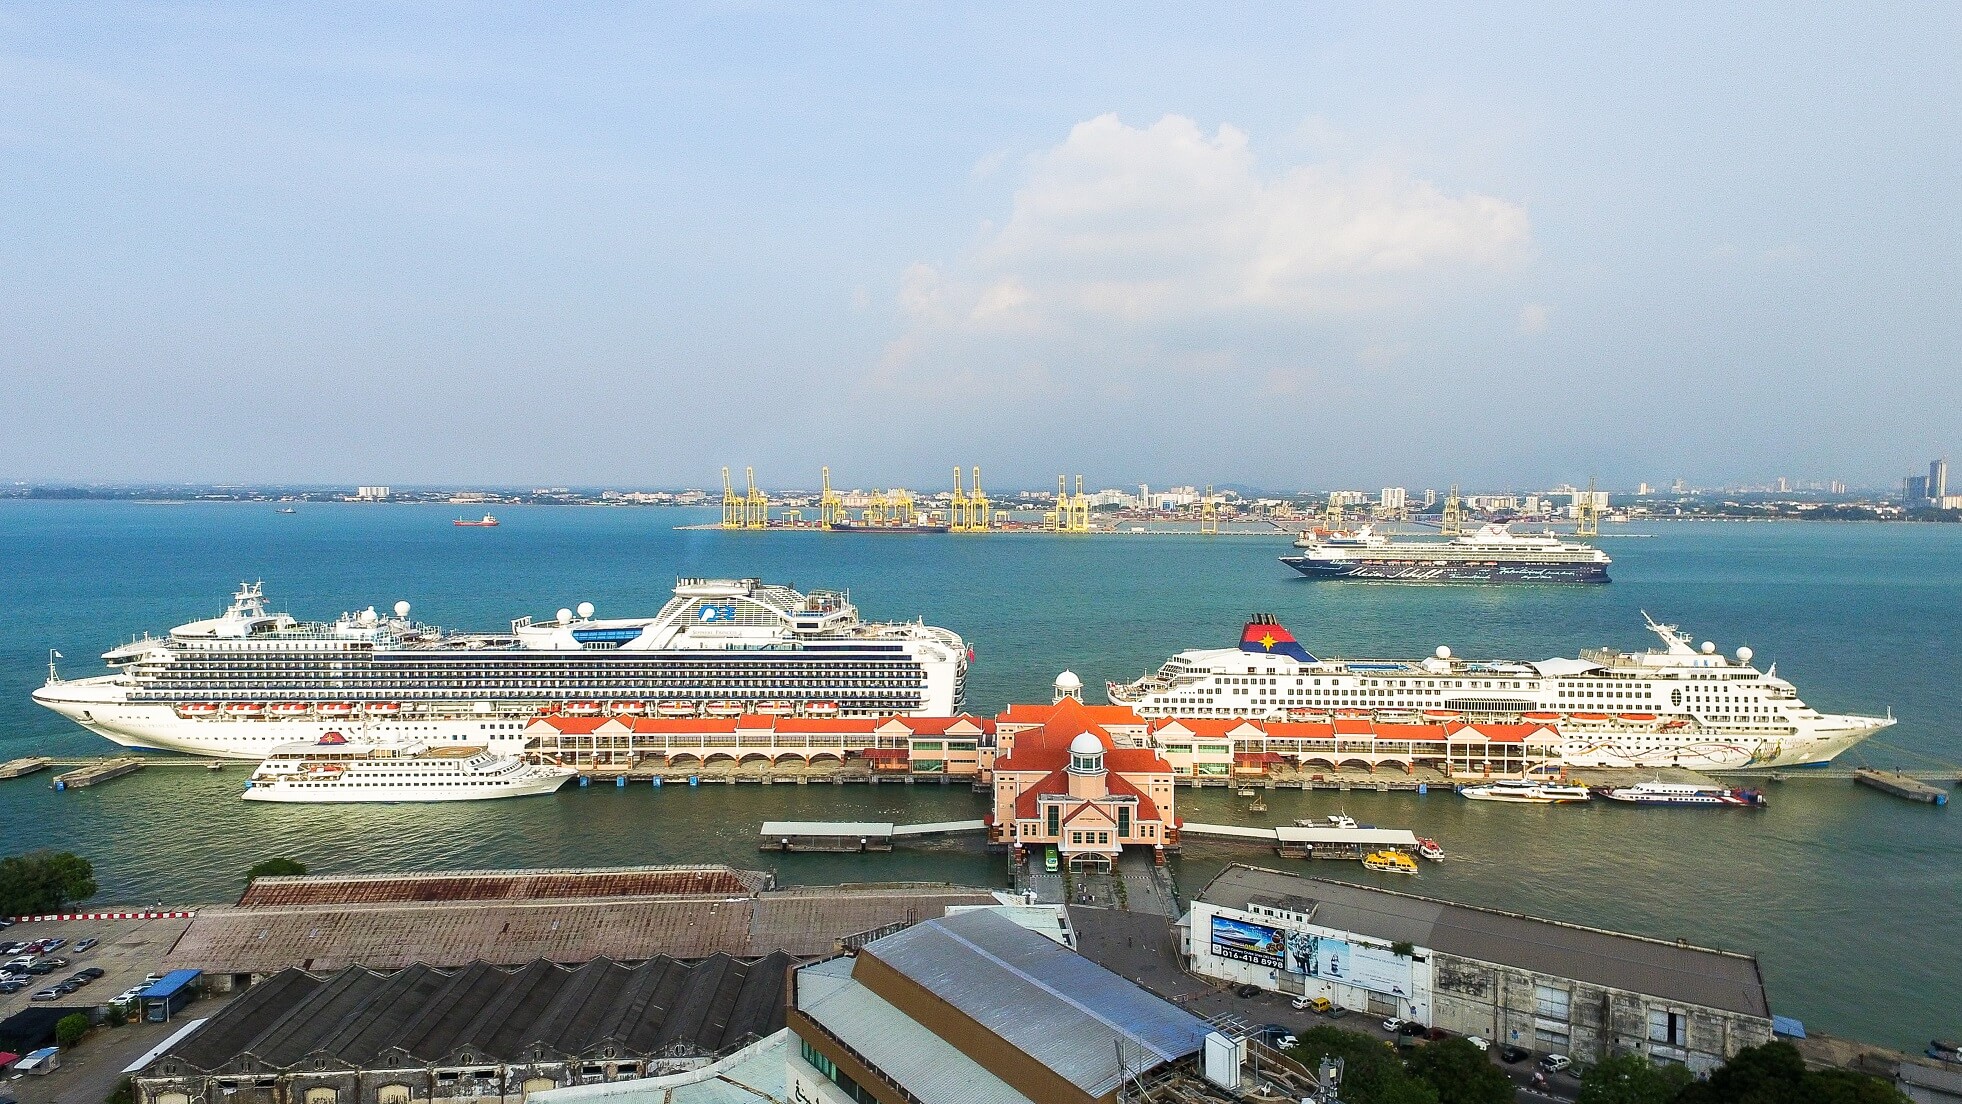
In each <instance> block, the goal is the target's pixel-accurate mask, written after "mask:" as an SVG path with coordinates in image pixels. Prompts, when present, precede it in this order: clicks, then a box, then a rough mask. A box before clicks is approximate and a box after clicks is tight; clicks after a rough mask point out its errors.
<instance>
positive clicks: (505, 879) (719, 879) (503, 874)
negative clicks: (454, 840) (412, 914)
mask: <svg viewBox="0 0 1962 1104" xmlns="http://www.w3.org/2000/svg"><path fill="white" fill-rule="evenodd" d="M770 882H771V876H770V875H769V874H767V873H765V872H763V871H758V870H736V869H734V868H732V867H727V866H630V867H618V868H612V869H601V870H518V871H511V870H461V871H447V872H440V873H430V874H348V875H337V874H330V875H308V876H304V877H297V878H257V879H254V880H253V882H252V884H250V885H248V886H247V887H246V888H245V893H244V894H243V895H242V896H240V897H239V900H238V903H239V906H240V907H242V908H261V907H277V906H287V905H344V904H383V903H391V902H410V901H536V900H559V899H564V898H569V897H647V896H655V895H662V894H673V895H682V896H690V895H693V896H700V895H704V894H751V893H755V892H757V891H758V890H761V889H766V888H768V887H769V885H770Z"/></svg>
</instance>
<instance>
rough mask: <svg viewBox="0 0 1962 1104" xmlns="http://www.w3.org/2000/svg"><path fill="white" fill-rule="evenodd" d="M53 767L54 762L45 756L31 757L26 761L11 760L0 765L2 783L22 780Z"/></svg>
mask: <svg viewBox="0 0 1962 1104" xmlns="http://www.w3.org/2000/svg"><path fill="white" fill-rule="evenodd" d="M53 765H54V760H52V759H50V758H48V757H47V756H45V755H30V756H28V757H27V758H25V759H10V760H8V761H7V762H5V763H0V781H5V780H6V779H9V778H21V777H24V776H26V775H30V774H33V773H34V772H35V771H43V770H47V769H48V768H49V767H51V766H53Z"/></svg>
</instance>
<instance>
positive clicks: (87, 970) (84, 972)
mask: <svg viewBox="0 0 1962 1104" xmlns="http://www.w3.org/2000/svg"><path fill="white" fill-rule="evenodd" d="M108 972H109V971H107V970H104V969H103V968H102V967H100V966H84V967H82V968H81V969H79V970H77V971H75V976H76V977H85V978H88V979H89V980H90V981H94V980H97V979H98V978H100V977H102V975H104V974H106V973H108Z"/></svg>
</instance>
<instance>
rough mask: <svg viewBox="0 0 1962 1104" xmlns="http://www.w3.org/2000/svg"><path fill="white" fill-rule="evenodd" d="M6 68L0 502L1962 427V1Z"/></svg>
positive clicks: (326, 25)
mask: <svg viewBox="0 0 1962 1104" xmlns="http://www.w3.org/2000/svg"><path fill="white" fill-rule="evenodd" d="M0 27H4V28H5V29H6V31H7V34H5V35H4V36H0V74H3V75H4V76H5V78H6V79H4V80H0V108H4V109H5V113H6V117H7V118H8V119H9V120H10V122H9V124H8V126H7V128H6V129H5V131H4V132H0V143H4V144H5V147H6V149H7V150H8V152H9V154H10V157H9V161H10V164H12V165H14V166H15V169H14V171H12V172H10V173H8V174H6V175H4V176H0V199H4V202H0V243H4V244H0V258H4V260H5V261H6V264H5V265H4V266H0V270H3V271H4V274H0V377H4V378H5V379H6V380H7V383H8V389H7V393H8V398H9V402H10V407H11V409H12V410H13V411H14V413H15V419H14V423H13V426H12V428H11V431H10V433H9V435H8V436H7V437H6V438H5V439H4V440H0V471H4V472H10V473H15V474H14V475H13V476H12V477H13V478H19V479H26V480H32V481H35V482H90V481H104V480H117V479H129V478H135V479H138V480H156V481H169V482H192V483H215V482H228V483H242V482H252V481H262V482H283V483H296V482H306V483H323V482H327V483H331V482H348V483H358V482H361V481H363V480H373V479H382V478H389V479H396V480H400V481H402V482H404V483H405V484H406V483H409V482H415V483H420V484H428V485H435V484H443V485H455V486H462V485H471V484H477V485H499V486H519V485H538V486H542V485H574V484H576V485H582V486H584V485H604V484H613V483H617V484H620V485H628V484H638V485H643V486H653V485H665V484H673V483H675V482H676V481H677V477H678V476H679V475H687V476H689V477H691V478H690V479H689V480H684V481H683V482H693V481H696V480H704V479H712V478H713V477H714V473H715V472H716V471H717V470H718V469H719V467H720V466H721V465H722V464H725V463H728V464H732V465H734V464H737V463H741V464H753V465H754V466H756V467H757V468H758V469H759V471H777V472H791V471H797V472H800V473H801V472H802V471H803V470H805V469H806V468H810V469H815V467H816V463H814V462H813V461H816V462H823V463H829V464H830V465H831V466H832V468H833V470H834V472H842V471H846V470H855V471H861V472H875V473H885V474H881V475H880V478H898V479H902V480H910V481H912V482H914V483H927V482H928V481H929V480H930V479H932V478H934V475H933V473H934V472H935V471H936V469H938V468H939V467H940V466H941V458H942V457H945V458H946V462H947V463H948V464H951V463H952V462H953V460H954V459H958V460H959V461H960V462H961V463H962V464H963V465H974V464H979V465H981V466H982V467H983V468H984V469H985V470H987V471H988V472H989V473H991V474H990V478H991V479H992V480H999V481H1000V482H1001V484H1002V485H1004V486H1006V485H1010V484H1021V485H1025V486H1040V485H1041V484H1042V483H1043V481H1044V479H1045V471H1046V470H1047V469H1050V468H1061V469H1064V470H1067V471H1070V472H1072V473H1074V472H1076V471H1084V472H1092V471H1120V472H1136V473H1138V475H1139V477H1140V478H1145V479H1149V477H1150V476H1151V475H1153V474H1157V473H1171V474H1170V475H1169V476H1168V478H1170V479H1173V480H1176V481H1179V482H1185V481H1189V480H1190V479H1192V478H1193V476H1191V475H1180V474H1178V473H1191V472H1205V473H1211V474H1210V478H1213V479H1215V480H1216V481H1219V480H1223V481H1231V482H1233V483H1236V484H1241V485H1247V486H1259V487H1277V486H1289V485H1293V484H1296V483H1297V482H1299V480H1300V478H1301V476H1300V475H1299V474H1298V473H1304V472H1313V473H1320V474H1319V475H1318V476H1317V478H1319V479H1320V480H1321V481H1324V482H1328V483H1330V484H1331V485H1344V484H1346V485H1350V486H1369V485H1372V484H1379V483H1382V482H1384V480H1383V479H1382V477H1381V476H1380V474H1375V473H1381V472H1383V471H1400V472H1406V473H1409V474H1406V475H1402V476H1399V477H1397V480H1396V481H1398V482H1403V483H1406V484H1409V483H1413V482H1423V481H1429V482H1432V483H1436V484H1438V485H1444V484H1446V483H1448V482H1449V481H1451V480H1453V479H1456V480H1457V481H1459V482H1461V483H1467V484H1469V483H1477V484H1479V485H1481V486H1492V487H1504V486H1513V487H1532V486H1548V485H1552V484H1555V483H1560V482H1573V483H1579V482H1581V481H1583V480H1584V479H1585V478H1586V477H1587V476H1589V475H1592V476H1594V477H1596V478H1597V479H1598V480H1600V482H1601V483H1602V485H1604V486H1627V487H1632V486H1634V485H1635V484H1636V483H1637V482H1638V481H1642V480H1650V481H1656V480H1663V481H1669V480H1673V479H1675V478H1676V477H1678V476H1681V477H1682V478H1684V479H1687V480H1688V481H1689V482H1690V483H1692V484H1699V485H1705V486H1718V485H1723V484H1725V483H1735V482H1737V481H1739V480H1740V479H1744V480H1749V479H1753V478H1756V479H1764V480H1774V481H1775V480H1776V479H1777V478H1778V474H1779V473H1783V474H1784V475H1785V476H1786V477H1787V478H1789V479H1792V480H1794V481H1805V480H1820V481H1830V480H1844V481H1846V482H1847V483H1849V484H1852V485H1856V486H1865V487H1876V488H1877V487H1886V486H1890V485H1897V484H1898V483H1899V481H1900V480H1901V479H1902V478H1903V475H1904V474H1905V473H1906V471H1908V470H1911V468H1904V467H1903V465H1902V464H1901V463H1900V461H1899V459H1898V457H1899V456H1901V455H1903V454H1914V453H1923V454H1926V455H1931V456H1933V455H1941V454H1943V453H1945V452H1947V451H1949V450H1948V448H1947V445H1946V444H1945V442H1949V441H1953V440H1956V439H1957V438H1958V437H1962V393H1959V392H1958V390H1957V389H1956V388H1955V387H1954V386H1953V385H1952V384H1951V383H1949V382H1948V377H1949V375H1950V368H1949V366H1950V365H1952V364H1954V363H1956V362H1958V361H1962V327H1959V326H1958V325H1957V323H1956V321H1955V318H1954V312H1953V309H1952V304H1953V303H1955V302H1958V301H1962V273H1958V272H1957V271H1956V270H1955V266H1953V265H1952V264H1951V263H1950V261H1949V258H1951V257H1953V256H1954V255H1955V254H1956V253H1957V252H1962V213H1958V211H1957V210H1956V208H1955V207H1954V205H1952V204H1950V203H1948V202H1946V199H1945V197H1946V194H1947V190H1948V189H1947V184H1948V182H1950V181H1952V180H1954V179H1956V178H1957V177H1958V176H1959V175H1962V147H1958V146H1957V145H1956V143H1954V142H1953V141H1951V140H1950V131H1951V129H1952V128H1951V125H1950V120H1951V119H1952V117H1953V114H1954V112H1955V110H1956V108H1957V107H1958V106H1962V76H1958V73H1957V71H1956V69H1955V67H1954V66H1953V65H1952V58H1953V50H1952V48H1951V47H1952V45H1953V44H1954V43H1955V42H1957V41H1962V10H1951V9H1940V8H1937V9H1916V10H1912V11H1910V10H1908V9H1881V10H1878V11H1863V12H1851V11H1835V10H1815V11H1806V12H1798V13H1792V12H1783V11H1780V12H1753V11H1710V10H1708V9H1706V8H1704V7H1699V6H1693V5H1687V4H1677V5H1672V6H1665V7H1662V8H1652V9H1644V10H1641V11H1627V12H1622V11H1601V10H1579V9H1572V10H1568V9H1562V10H1553V11H1546V10H1542V9H1539V8H1532V7H1527V6H1525V5H1520V4H1502V5H1500V6H1497V7H1476V8H1474V7H1461V8H1447V9H1440V10H1438V11H1436V12H1431V13H1427V14H1426V16H1425V17H1424V18H1422V19H1421V20H1418V19H1407V18H1404V17H1403V13H1400V12H1397V11H1395V10H1393V9H1380V8H1370V7H1363V6H1346V5H1344V6H1334V7H1328V8H1323V9H1318V10H1316V11H1314V12H1310V13H1302V12H1300V11H1299V10H1297V9H1294V8H1290V7H1283V6H1274V7H1266V8H1252V9H1246V10H1244V11H1243V12H1241V13H1240V17H1239V18H1238V19H1237V20H1236V21H1233V22H1230V23H1222V22H1220V21H1217V20H1204V19H1198V18H1195V17H1193V16H1192V15H1191V14H1190V13H1188V12H1184V11H1182V10H1180V9H1176V8H1169V7H1168V8H1163V9H1157V10H1139V9H1136V8H1131V7H1126V8H1118V7H1114V6H1111V7H1098V6H1092V7H1086V8H1079V9H1071V10H1067V11H1056V10H1050V9H1045V8H1039V7H1025V8H1010V9H1004V10H1000V11H996V12H991V13H988V14H986V15H979V14H967V13H963V12H958V11H954V10H950V9H940V8H932V7H927V8H914V9H876V10H868V11H863V12H858V11H852V12H813V11H808V10H804V9H799V8H796V7H793V6H787V5H770V4H763V5H755V6H747V7H741V8H734V9H731V8H682V9H667V10H661V11H652V10H647V11H627V12H615V13H598V12H583V13H556V14H546V13H543V12H535V11H529V10H524V11H513V12H505V13H474V14H473V15H472V16H471V17H470V18H467V19H457V18H454V17H453V15H452V14H446V13H444V12H441V11H435V10H423V11H414V12H406V13H393V14H386V13H380V12H369V13H332V14H330V13H324V12H321V11H316V10H313V9H309V8H306V7H304V6H299V5H287V6H279V5H275V6H271V7H258V8H252V9H243V8H224V7H219V8H199V9H173V8H161V9H159V8H153V7H144V6H138V5H120V4H112V5H109V6H106V7H105V6H90V5H77V4H66V3H55V4H50V5H45V6H40V7H36V8H33V9H17V10H15V11H12V12H10V13H8V14H7V15H5V16H4V17H0ZM1602 44H1612V47H1613V48H1602ZM1029 457H1042V458H1044V459H1042V460H1040V461H1035V462H1032V461H1030V460H1029V459H1028V458H1029ZM738 470H740V468H738ZM698 472H699V473H702V474H700V475H696V474H695V473H698ZM1742 472H1768V473H1772V474H1769V475H1766V476H1760V477H1750V476H1740V475H1739V474H1738V473H1742ZM812 474H813V477H814V475H815V472H814V470H813V473H812ZM803 478H804V477H803V476H801V475H800V476H799V478H798V481H802V479H803ZM941 478H944V477H941ZM863 479H864V477H861V480H860V481H863ZM929 485H930V484H929Z"/></svg>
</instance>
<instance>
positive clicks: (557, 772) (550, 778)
mask: <svg viewBox="0 0 1962 1104" xmlns="http://www.w3.org/2000/svg"><path fill="white" fill-rule="evenodd" d="M577 773H578V772H577V771H575V770H573V769H572V768H570V767H561V766H556V765H550V764H543V763H527V762H525V761H524V760H522V759H519V758H518V757H516V756H513V755H494V754H492V753H490V752H488V751H486V750H484V749H483V748H481V747H470V746H462V747H459V746H456V745H453V744H440V745H435V746H432V745H430V744H428V743H424V742H421V741H416V742H413V743H406V744H395V745H385V744H368V743H358V742H350V741H348V740H346V739H345V738H341V737H338V736H334V735H331V734H330V735H329V736H327V737H323V738H322V739H320V740H319V741H316V742H314V743H311V744H287V745H285V746H283V747H277V748H274V749H273V751H272V754H271V755H268V756H267V757H266V760H265V762H263V763H261V764H259V769H258V770H255V771H253V772H252V778H251V780H250V781H248V782H247V783H246V790H245V800H247V801H285V802H295V803H300V804H317V803H329V802H357V801H370V802H414V801H488V800H490V799H491V798H497V797H528V796H531V795H533V794H548V793H551V792H553V791H555V790H557V789H558V788H559V787H560V786H563V785H565V784H566V780H567V779H570V778H571V777H572V776H573V775H575V774H577Z"/></svg>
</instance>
